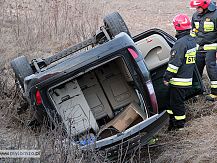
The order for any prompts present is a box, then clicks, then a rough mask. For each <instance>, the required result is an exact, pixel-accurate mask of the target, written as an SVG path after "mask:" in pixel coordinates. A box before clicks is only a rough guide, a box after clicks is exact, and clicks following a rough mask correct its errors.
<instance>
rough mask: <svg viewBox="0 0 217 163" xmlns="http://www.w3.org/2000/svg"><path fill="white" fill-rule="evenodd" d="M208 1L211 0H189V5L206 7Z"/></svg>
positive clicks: (208, 3)
mask: <svg viewBox="0 0 217 163" xmlns="http://www.w3.org/2000/svg"><path fill="white" fill-rule="evenodd" d="M210 3H211V0H191V2H190V6H191V7H192V8H197V7H202V8H203V9H207V8H208V6H209V5H210Z"/></svg>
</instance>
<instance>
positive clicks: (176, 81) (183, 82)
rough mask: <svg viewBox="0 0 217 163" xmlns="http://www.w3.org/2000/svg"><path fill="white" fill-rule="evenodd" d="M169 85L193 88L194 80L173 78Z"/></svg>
mask: <svg viewBox="0 0 217 163" xmlns="http://www.w3.org/2000/svg"><path fill="white" fill-rule="evenodd" d="M169 83H170V84H172V85H177V86H191V85H192V78H188V79H185V78H172V79H171V80H170V82H169Z"/></svg>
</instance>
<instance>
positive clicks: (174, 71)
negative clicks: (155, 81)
mask: <svg viewBox="0 0 217 163" xmlns="http://www.w3.org/2000/svg"><path fill="white" fill-rule="evenodd" d="M177 38H178V40H177V41H176V43H175V44H174V46H173V47H172V49H171V52H170V54H171V57H170V60H169V63H168V67H167V69H166V71H165V74H164V80H165V81H167V82H169V83H170V85H173V86H176V87H191V86H192V78H193V71H194V68H195V58H196V42H195V39H194V38H193V37H192V36H191V35H190V32H189V31H185V32H183V33H181V34H179V35H178V36H177Z"/></svg>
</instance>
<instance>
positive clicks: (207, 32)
mask: <svg viewBox="0 0 217 163" xmlns="http://www.w3.org/2000/svg"><path fill="white" fill-rule="evenodd" d="M192 31H193V32H192V36H193V37H195V38H196V42H197V44H198V45H200V46H204V45H206V44H208V46H204V50H216V47H217V46H216V44H215V43H217V10H216V9H214V11H210V10H206V11H205V13H204V14H199V13H198V12H195V13H194V14H193V16H192ZM212 44H213V45H212Z"/></svg>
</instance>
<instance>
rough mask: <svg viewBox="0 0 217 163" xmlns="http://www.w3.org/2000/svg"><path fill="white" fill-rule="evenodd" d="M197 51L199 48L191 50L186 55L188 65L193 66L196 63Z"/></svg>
mask: <svg viewBox="0 0 217 163" xmlns="http://www.w3.org/2000/svg"><path fill="white" fill-rule="evenodd" d="M196 50H197V48H196V47H195V48H192V49H189V50H188V51H187V52H186V54H185V57H186V64H193V63H195V58H196Z"/></svg>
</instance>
